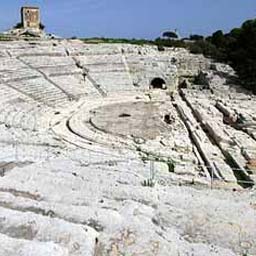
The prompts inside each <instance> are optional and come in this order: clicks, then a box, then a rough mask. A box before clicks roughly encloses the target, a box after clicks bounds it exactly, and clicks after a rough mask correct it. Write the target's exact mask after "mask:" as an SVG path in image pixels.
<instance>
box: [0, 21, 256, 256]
mask: <svg viewBox="0 0 256 256" xmlns="http://www.w3.org/2000/svg"><path fill="white" fill-rule="evenodd" d="M30 25H31V24H30ZM235 78H236V75H235V72H234V71H233V70H232V68H231V67H229V66H227V65H223V64H220V63H213V62H212V60H209V59H206V58H204V57H203V56H202V55H193V54H191V53H189V52H188V51H187V50H185V49H175V48H169V49H166V50H165V51H161V52H159V51H158V49H157V47H154V46H136V45H129V44H84V43H83V42H81V41H79V40H73V41H72V40H37V41H36V40H33V41H25V40H24V41H22V40H19V41H11V42H8V43H6V42H0V152H1V154H0V156H1V159H0V244H1V246H0V255H1V256H10V255H15V256H24V255H30V256H114V255H143V256H144V255H145V256H167V255H171V256H185V255H196V256H205V255H209V256H237V255H256V243H255V237H256V229H255V227H256V194H255V185H254V184H255V182H256V164H255V163H256V155H255V153H256V114H255V113H256V97H255V96H253V95H251V94H250V93H249V92H247V91H244V90H243V89H242V88H241V87H240V86H239V84H236V79H235ZM180 84H182V86H179V85H180Z"/></svg>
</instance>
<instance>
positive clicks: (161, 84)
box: [150, 77, 167, 90]
mask: <svg viewBox="0 0 256 256" xmlns="http://www.w3.org/2000/svg"><path fill="white" fill-rule="evenodd" d="M150 88H151V89H162V90H166V89H167V86H166V83H165V81H164V79H162V78H160V77H156V78H154V79H153V80H152V81H151V83H150Z"/></svg>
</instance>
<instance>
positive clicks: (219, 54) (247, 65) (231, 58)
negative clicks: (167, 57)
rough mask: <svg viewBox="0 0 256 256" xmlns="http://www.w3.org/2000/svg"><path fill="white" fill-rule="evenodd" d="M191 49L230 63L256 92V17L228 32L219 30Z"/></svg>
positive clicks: (246, 84)
mask: <svg viewBox="0 0 256 256" xmlns="http://www.w3.org/2000/svg"><path fill="white" fill-rule="evenodd" d="M190 50H191V52H193V53H202V54H204V55H205V56H208V57H212V58H214V59H216V60H218V61H224V62H228V63H230V64H231V65H232V66H233V68H234V69H235V70H236V71H237V74H238V75H239V77H240V78H241V81H242V82H243V84H244V86H245V87H246V88H248V89H250V90H252V91H253V92H255V93H256V19H255V20H248V21H246V22H244V23H243V25H242V26H241V28H234V29H233V30H231V31H230V32H229V33H227V34H224V33H223V32H222V31H221V30H218V31H216V32H215V33H213V34H212V36H210V37H207V38H206V39H205V40H203V39H201V40H198V41H197V42H194V43H193V44H192V45H190Z"/></svg>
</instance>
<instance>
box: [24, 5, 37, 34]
mask: <svg viewBox="0 0 256 256" xmlns="http://www.w3.org/2000/svg"><path fill="white" fill-rule="evenodd" d="M21 23H22V26H23V28H34V29H39V28H40V9H39V8H38V7H22V8H21Z"/></svg>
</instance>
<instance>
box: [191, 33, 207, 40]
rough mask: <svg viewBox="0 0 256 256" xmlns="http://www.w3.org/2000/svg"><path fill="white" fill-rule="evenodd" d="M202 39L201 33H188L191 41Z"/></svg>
mask: <svg viewBox="0 0 256 256" xmlns="http://www.w3.org/2000/svg"><path fill="white" fill-rule="evenodd" d="M203 39H204V37H203V36H201V35H196V34H195V35H190V36H189V40H192V41H199V40H203Z"/></svg>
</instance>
